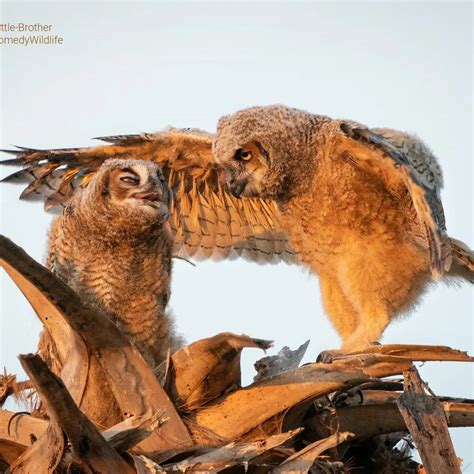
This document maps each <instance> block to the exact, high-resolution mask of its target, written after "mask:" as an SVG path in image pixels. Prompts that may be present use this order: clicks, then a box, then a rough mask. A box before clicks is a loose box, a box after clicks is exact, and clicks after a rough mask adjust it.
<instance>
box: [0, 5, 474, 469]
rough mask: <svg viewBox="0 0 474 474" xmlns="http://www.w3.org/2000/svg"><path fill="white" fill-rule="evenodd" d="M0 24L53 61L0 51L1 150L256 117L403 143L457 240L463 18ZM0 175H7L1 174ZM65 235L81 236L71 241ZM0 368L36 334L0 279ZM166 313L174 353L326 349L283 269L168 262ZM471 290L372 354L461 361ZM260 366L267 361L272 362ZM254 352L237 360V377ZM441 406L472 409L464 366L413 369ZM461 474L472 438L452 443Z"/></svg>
mask: <svg viewBox="0 0 474 474" xmlns="http://www.w3.org/2000/svg"><path fill="white" fill-rule="evenodd" d="M1 7H2V18H1V23H6V22H19V21H20V22H24V23H35V22H40V23H48V24H52V25H53V31H52V34H58V35H61V36H63V37H64V43H63V45H61V46H58V45H56V46H49V47H48V46H29V47H24V46H0V54H1V73H0V79H1V107H0V111H1V128H0V129H1V134H2V136H1V140H0V145H1V147H3V148H5V147H9V146H10V145H11V144H19V145H24V146H32V147H38V148H43V147H44V148H49V147H71V146H82V145H84V146H86V145H92V144H94V142H93V141H92V140H90V137H94V136H100V135H109V134H120V133H137V132H142V131H154V130H158V129H161V128H163V127H165V126H167V125H174V126H177V127H199V128H203V129H207V130H209V131H213V130H214V128H215V124H216V122H217V120H218V118H219V117H220V116H221V115H223V114H227V113H231V112H233V111H235V110H237V109H240V108H243V107H247V106H251V105H262V104H272V103H283V104H286V105H290V106H294V107H300V108H304V109H306V110H309V111H311V112H315V113H320V114H326V115H330V116H332V117H335V118H350V119H354V120H358V121H360V122H363V123H366V124H367V125H369V126H385V127H393V128H398V129H401V130H406V131H409V132H415V133H417V134H418V135H419V136H420V137H421V138H423V139H424V140H425V141H426V142H427V143H428V144H429V145H430V146H431V148H432V149H433V150H434V152H435V154H436V155H437V156H438V157H439V159H440V162H441V164H442V167H443V170H444V174H445V190H444V192H443V201H444V206H445V211H446V216H447V224H448V229H449V232H450V234H451V235H452V236H455V237H457V238H459V239H462V240H464V241H466V242H468V243H469V244H470V245H471V246H472V245H473V244H474V239H473V196H472V181H473V167H472V85H471V84H472V83H471V81H472V57H473V56H472V53H473V47H472V5H471V4H470V3H464V4H462V3H433V2H431V3H426V2H425V3H419V4H411V3H406V2H399V3H385V2H383V3H382V2H380V3H375V2H372V3H358V2H351V3H337V2H333V3H309V2H304V3H295V2H294V3H270V2H265V3H260V4H257V3H244V2H239V3H223V2H221V3H220V4H217V3H214V4H213V3H197V2H193V3H181V2H179V3H178V2H175V3H173V4H171V3H158V2H156V3H151V2H149V3H138V2H135V3H133V4H131V3H121V2H120V3H119V2H104V3H82V4H81V3H71V2H67V3H66V2H55V3H39V2H34V3H29V4H28V3H20V2H16V3H6V2H3V3H1ZM0 171H1V172H2V176H4V175H5V174H7V172H8V171H12V170H11V169H2V170H0ZM20 191H21V188H20V187H14V186H11V185H1V186H0V193H1V203H2V204H1V232H2V233H3V234H5V235H7V236H8V237H10V238H12V239H13V240H14V241H15V242H17V243H18V244H19V245H21V246H23V247H24V248H25V250H27V251H28V252H29V253H30V254H31V255H32V256H34V257H35V258H36V259H38V260H42V259H43V258H44V254H45V243H46V234H47V229H48V225H49V222H50V219H51V216H49V215H47V214H45V213H44V212H43V210H42V208H41V205H40V204H38V203H36V204H32V203H22V202H19V201H18V195H19V193H20ZM79 238H80V237H79ZM1 288H2V293H1V296H2V302H1V309H2V312H1V316H0V324H1V337H0V344H1V351H0V356H1V357H0V368H1V367H3V366H5V367H7V369H8V370H9V371H10V372H14V373H20V372H21V369H20V367H19V363H18V361H17V359H16V356H17V354H19V353H26V352H30V351H34V350H35V345H36V342H37V338H38V333H39V330H40V324H39V323H38V321H37V320H36V318H35V316H34V314H33V313H32V311H31V309H30V308H29V306H28V304H26V303H25V302H24V299H23V297H22V296H21V294H20V293H19V292H18V291H17V289H16V288H15V287H14V286H13V285H12V283H11V282H10V281H9V280H8V278H7V277H6V276H2V287H1ZM171 306H172V308H173V310H174V313H175V314H176V318H177V324H178V327H179V329H180V331H181V332H182V333H183V334H184V335H185V337H186V338H187V339H188V341H193V340H195V339H198V338H202V337H206V336H210V335H213V334H215V333H218V332H221V331H233V332H236V333H246V334H249V335H251V336H254V337H259V338H267V339H273V340H275V350H276V349H279V348H281V347H282V346H283V345H289V346H290V347H293V348H294V347H296V346H298V345H299V344H301V343H302V342H304V341H305V340H306V339H308V338H310V339H311V345H310V347H309V350H308V354H307V357H306V359H305V360H306V361H310V360H314V358H315V357H316V355H317V354H318V353H319V352H320V351H321V350H322V349H325V348H334V347H337V346H338V344H339V342H338V340H337V336H336V334H335V332H334V330H333V329H332V328H331V326H330V324H329V322H328V321H327V319H326V317H325V316H324V314H323V310H322V306H321V302H320V297H319V290H318V284H317V280H316V278H315V277H314V276H311V275H309V274H307V273H306V272H305V271H303V270H301V269H299V268H296V267H289V266H286V265H279V266H257V265H255V264H251V263H247V262H245V261H236V262H224V263H212V262H205V263H199V264H198V267H197V268H193V267H191V266H190V265H188V264H187V263H185V262H182V261H176V262H175V269H174V276H173V296H172V299H171ZM472 318H473V292H472V289H471V288H469V287H468V286H467V285H464V286H463V287H462V288H447V287H445V286H443V285H438V286H437V287H436V288H434V289H433V290H432V291H431V292H430V293H429V294H428V295H427V296H426V298H425V299H424V302H423V304H422V305H421V306H420V307H419V308H418V310H417V311H416V314H414V315H412V316H411V317H410V318H406V319H405V320H403V321H400V322H396V323H394V324H393V325H391V326H390V327H389V329H388V330H387V331H386V335H385V338H384V342H386V343H392V342H397V343H421V344H444V345H449V346H453V347H456V348H459V349H463V350H470V351H471V352H472V346H473V325H472ZM273 352H274V351H271V352H270V353H273ZM260 356H261V354H259V353H258V352H257V351H255V350H249V351H247V352H246V353H245V354H244V356H243V361H244V362H243V364H244V380H245V381H246V382H248V381H250V380H251V378H252V371H253V369H252V364H253V361H254V360H255V359H256V358H257V357H260ZM421 372H422V375H423V377H424V378H425V379H426V380H427V381H429V383H430V386H431V388H432V389H433V390H434V391H435V392H436V393H437V394H439V395H453V396H464V397H473V371H472V368H471V366H467V365H463V364H453V363H451V364H449V363H428V364H426V365H424V366H423V367H422V371H421ZM452 433H453V438H454V442H455V446H456V449H457V453H458V455H459V456H460V457H462V458H464V460H465V463H464V470H465V472H473V470H472V462H473V449H472V448H473V445H472V443H473V436H472V431H471V429H468V428H467V429H457V430H452Z"/></svg>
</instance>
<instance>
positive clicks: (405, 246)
mask: <svg viewBox="0 0 474 474" xmlns="http://www.w3.org/2000/svg"><path fill="white" fill-rule="evenodd" d="M101 140H104V141H106V142H109V143H110V144H109V145H105V146H97V147H92V148H71V149H58V150H34V149H24V148H22V149H19V150H8V152H9V153H13V154H14V155H16V156H15V158H13V159H12V160H7V161H5V162H4V163H6V164H12V165H22V166H23V167H24V169H23V170H21V171H18V172H16V173H14V174H12V175H10V176H9V177H7V178H6V180H7V181H12V182H25V181H26V182H27V183H29V184H28V187H27V188H26V189H25V190H24V191H23V193H22V196H21V197H22V198H24V199H27V198H35V197H36V198H38V197H39V198H40V199H44V200H45V201H46V208H54V207H55V206H58V205H61V204H62V205H64V203H66V202H67V201H68V200H69V199H70V196H71V195H72V193H73V192H74V189H76V188H78V187H79V188H80V187H85V186H87V183H88V181H89V180H90V179H91V177H92V176H94V173H95V172H96V171H97V169H98V168H99V166H100V164H101V163H102V162H103V161H104V160H105V159H107V158H108V157H111V156H116V157H121V156H130V157H133V158H139V159H143V160H151V161H153V162H156V163H159V164H160V165H161V167H162V169H163V173H164V176H165V179H166V180H167V182H168V184H169V186H170V188H171V190H172V199H171V202H170V228H171V231H172V235H173V240H174V244H175V251H176V252H179V253H180V254H181V255H183V256H190V257H198V258H235V257H236V256H243V257H245V258H248V259H251V260H254V261H257V262H277V261H285V262H288V263H293V262H297V263H301V264H303V265H305V266H306V267H308V268H309V269H310V270H311V271H312V272H313V273H315V274H317V275H319V278H320V287H321V292H322V297H323V302H324V306H325V309H326V312H327V314H328V315H329V317H330V319H331V321H332V323H333V325H334V327H335V328H336V330H337V331H338V333H339V335H340V336H341V339H342V351H344V352H350V351H355V350H359V349H363V348H364V347H366V346H368V345H370V344H372V343H373V342H375V341H377V340H378V339H379V338H380V337H381V335H382V333H383V331H384V329H385V327H386V326H387V325H388V323H389V322H390V321H391V320H392V319H393V318H395V317H396V316H397V315H398V314H400V313H402V312H404V311H407V310H408V309H409V308H410V307H411V306H412V305H413V304H414V303H415V301H416V300H417V298H419V296H420V295H421V294H422V293H423V291H424V290H425V289H426V287H427V286H428V284H429V283H430V281H432V280H433V279H438V278H443V277H449V276H455V277H460V278H465V279H468V280H470V281H473V280H474V257H473V254H472V252H471V251H470V250H469V249H468V248H467V246H465V245H464V244H463V243H462V242H458V241H455V240H454V239H451V238H449V237H448V235H447V233H446V228H445V222H444V215H443V208H442V205H441V201H440V189H441V187H442V175H441V171H440V168H439V166H438V164H437V160H436V159H435V157H434V156H433V154H432V153H431V151H430V150H429V149H428V148H427V147H426V146H425V145H424V144H423V143H422V142H421V141H420V140H418V139H417V138H415V137H412V136H410V135H407V134H405V133H402V132H397V131H393V130H387V129H368V128H367V127H364V126H362V125H360V124H357V123H355V122H351V121H345V120H333V119H330V118H329V117H325V116H321V115H314V114H310V113H307V112H304V111H301V110H297V109H292V108H288V107H284V106H267V107H253V108H250V109H246V110H243V111H240V112H237V113H235V114H233V115H230V116H226V117H223V118H222V119H221V120H220V121H219V124H218V127H217V133H216V134H215V135H211V134H208V133H205V132H200V131H197V130H178V129H172V128H171V129H168V130H165V131H163V132H158V133H154V134H141V135H128V136H123V135H121V136H113V137H102V138H101Z"/></svg>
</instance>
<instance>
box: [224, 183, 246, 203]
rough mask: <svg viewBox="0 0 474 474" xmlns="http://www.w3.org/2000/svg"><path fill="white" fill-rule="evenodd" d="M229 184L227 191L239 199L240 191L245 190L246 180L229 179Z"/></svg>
mask: <svg viewBox="0 0 474 474" xmlns="http://www.w3.org/2000/svg"><path fill="white" fill-rule="evenodd" d="M228 186H229V191H230V193H231V194H232V196H234V197H235V198H237V199H240V198H241V196H242V193H243V192H244V190H245V187H246V186H247V181H246V180H242V181H230V182H229V183H228Z"/></svg>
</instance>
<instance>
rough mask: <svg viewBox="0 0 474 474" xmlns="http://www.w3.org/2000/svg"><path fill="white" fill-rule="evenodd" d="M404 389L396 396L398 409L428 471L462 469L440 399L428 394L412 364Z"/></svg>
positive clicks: (446, 472) (439, 472)
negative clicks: (397, 397) (399, 395)
mask: <svg viewBox="0 0 474 474" xmlns="http://www.w3.org/2000/svg"><path fill="white" fill-rule="evenodd" d="M404 376H405V391H404V393H403V394H402V396H401V397H400V398H399V400H398V407H399V409H400V413H401V414H402V416H403V419H404V420H405V423H406V425H407V427H408V429H409V431H410V434H411V436H412V438H413V440H414V442H415V444H416V447H417V448H418V452H419V453H420V457H421V460H422V461H423V465H424V468H425V471H426V472H427V474H455V473H461V467H460V462H459V460H458V458H457V456H456V453H455V451H454V446H453V442H452V441H451V436H450V435H449V431H448V423H447V420H446V415H445V414H444V411H443V408H442V405H441V403H440V402H439V400H438V399H437V398H436V397H434V396H430V395H427V394H426V392H425V388H424V384H423V381H422V380H421V377H420V375H419V373H418V371H417V370H416V368H415V367H414V366H412V367H411V368H410V369H409V370H407V371H406V372H405V374H404Z"/></svg>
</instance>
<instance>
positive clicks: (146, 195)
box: [132, 192, 163, 202]
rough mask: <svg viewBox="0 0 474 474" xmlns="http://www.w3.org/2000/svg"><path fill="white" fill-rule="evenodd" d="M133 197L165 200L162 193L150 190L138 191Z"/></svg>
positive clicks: (154, 200)
mask: <svg viewBox="0 0 474 474" xmlns="http://www.w3.org/2000/svg"><path fill="white" fill-rule="evenodd" d="M132 197H133V198H135V199H143V200H146V201H151V202H161V201H162V200H163V195H162V193H150V192H144V193H136V194H134V195H133V196H132Z"/></svg>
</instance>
